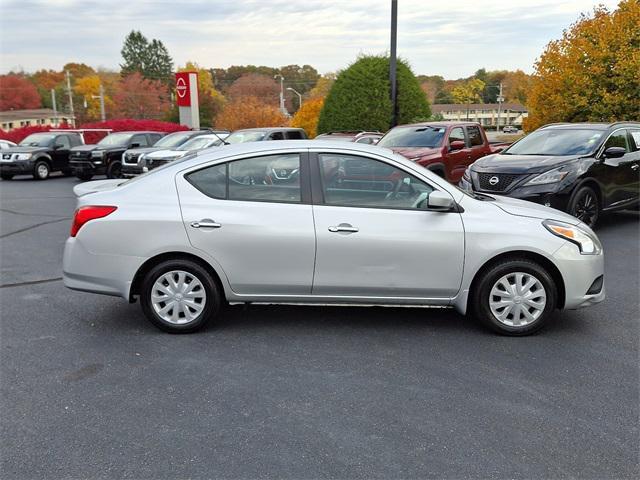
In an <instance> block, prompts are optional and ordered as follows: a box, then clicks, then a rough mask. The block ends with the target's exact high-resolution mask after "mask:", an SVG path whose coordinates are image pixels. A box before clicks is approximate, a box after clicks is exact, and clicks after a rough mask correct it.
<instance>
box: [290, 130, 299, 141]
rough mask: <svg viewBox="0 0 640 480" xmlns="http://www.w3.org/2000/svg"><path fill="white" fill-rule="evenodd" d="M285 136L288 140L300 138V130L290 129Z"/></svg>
mask: <svg viewBox="0 0 640 480" xmlns="http://www.w3.org/2000/svg"><path fill="white" fill-rule="evenodd" d="M287 138H288V139H289V140H302V132H301V131H299V130H291V131H289V132H287Z"/></svg>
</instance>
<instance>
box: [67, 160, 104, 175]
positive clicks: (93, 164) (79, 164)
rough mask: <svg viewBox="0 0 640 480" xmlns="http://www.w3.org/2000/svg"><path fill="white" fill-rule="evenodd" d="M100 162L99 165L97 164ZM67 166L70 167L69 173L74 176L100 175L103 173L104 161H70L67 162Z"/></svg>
mask: <svg viewBox="0 0 640 480" xmlns="http://www.w3.org/2000/svg"><path fill="white" fill-rule="evenodd" d="M98 162H100V163H98ZM69 166H70V167H71V172H72V173H73V174H74V175H78V174H83V173H90V174H92V175H100V174H101V173H104V171H105V167H104V161H103V160H96V161H92V160H71V161H70V162H69Z"/></svg>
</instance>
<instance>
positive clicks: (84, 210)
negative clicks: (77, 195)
mask: <svg viewBox="0 0 640 480" xmlns="http://www.w3.org/2000/svg"><path fill="white" fill-rule="evenodd" d="M117 209H118V207H111V206H106V205H87V206H85V207H80V208H79V209H77V210H76V213H75V214H74V215H73V224H72V225H71V236H72V237H75V236H76V235H77V234H78V230H80V228H82V226H83V225H84V224H85V223H87V222H88V221H89V220H95V219H96V218H102V217H106V216H107V215H110V214H112V213H113V212H115V211H116V210H117Z"/></svg>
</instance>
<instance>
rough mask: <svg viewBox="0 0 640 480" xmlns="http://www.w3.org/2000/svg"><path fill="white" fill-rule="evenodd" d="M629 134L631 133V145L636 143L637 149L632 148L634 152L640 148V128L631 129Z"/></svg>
mask: <svg viewBox="0 0 640 480" xmlns="http://www.w3.org/2000/svg"><path fill="white" fill-rule="evenodd" d="M629 135H631V143H632V144H633V145H631V146H632V147H633V146H634V145H635V147H636V148H635V149H634V148H632V150H633V151H634V152H637V151H638V150H640V130H629Z"/></svg>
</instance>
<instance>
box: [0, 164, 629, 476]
mask: <svg viewBox="0 0 640 480" xmlns="http://www.w3.org/2000/svg"><path fill="white" fill-rule="evenodd" d="M22 178H24V179H22ZM76 182H77V180H76V179H73V178H62V177H55V178H51V179H49V180H47V181H44V182H36V181H33V180H31V179H30V178H26V177H21V178H18V179H16V180H14V181H11V182H0V202H1V207H0V248H1V251H0V269H1V270H0V271H1V277H2V278H1V283H2V288H0V308H1V330H0V334H1V364H0V365H1V366H0V372H1V377H0V382H1V389H2V442H1V443H2V447H1V450H2V452H1V454H2V455H1V456H2V471H1V474H2V475H1V476H2V478H4V479H29V478H115V477H120V478H205V477H207V478H221V477H224V478H267V477H269V478H273V477H278V478H598V479H601V478H637V477H638V476H639V475H640V468H639V460H638V445H639V442H640V432H639V421H638V419H639V414H640V411H639V381H638V379H639V374H640V364H639V362H638V358H639V355H638V353H639V349H638V345H639V339H640V328H639V327H640V325H639V324H640V318H639V317H640V305H639V300H638V292H639V288H640V285H639V277H640V268H639V259H640V242H639V240H640V239H639V236H640V235H639V226H640V221H639V216H638V214H637V212H623V213H619V214H614V215H611V216H609V217H607V218H605V219H604V220H603V221H602V223H601V225H600V228H599V229H598V231H597V233H598V234H599V235H600V238H601V239H602V241H603V243H604V247H605V252H606V277H605V278H606V282H607V289H608V298H607V300H606V302H604V303H603V304H600V305H598V306H596V307H593V308H590V309H586V310H581V311H570V312H563V313H559V314H557V315H556V318H555V321H554V322H553V323H552V324H551V325H550V327H549V328H547V329H546V330H544V331H543V332H541V333H540V334H538V335H535V336H532V337H526V338H506V337H500V336H496V335H493V334H491V333H488V332H486V331H485V330H483V329H481V328H480V327H478V326H476V325H475V324H474V322H473V321H472V320H469V319H465V318H463V317H461V316H459V315H457V314H456V313H454V312H453V311H450V310H444V309H409V308H377V307H376V308H347V307H331V308H320V307H294V306H280V307H274V306H251V307H250V308H248V309H245V308H243V307H240V306H237V307H231V308H230V309H229V311H228V314H227V315H226V316H225V318H224V319H222V320H221V321H220V322H218V323H217V324H216V325H215V326H213V327H212V328H209V329H207V330H206V331H204V332H203V333H200V334H194V335H183V336H172V335H168V334H164V333H161V332H159V331H158V330H156V329H155V328H154V327H153V326H151V325H150V324H148V323H147V322H146V320H145V319H144V317H143V315H142V312H141V311H140V307H139V305H137V304H134V305H130V304H128V303H126V302H125V301H124V300H121V299H118V298H111V297H102V296H96V295H91V294H83V293H78V292H72V291H70V290H67V289H65V288H64V287H63V285H62V282H61V281H60V280H59V278H60V277H61V256H62V248H63V244H64V241H65V239H66V237H67V234H68V231H69V226H70V217H71V215H72V212H73V209H74V206H75V199H74V198H73V194H72V192H71V187H72V186H73V185H74V184H75V183H76Z"/></svg>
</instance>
